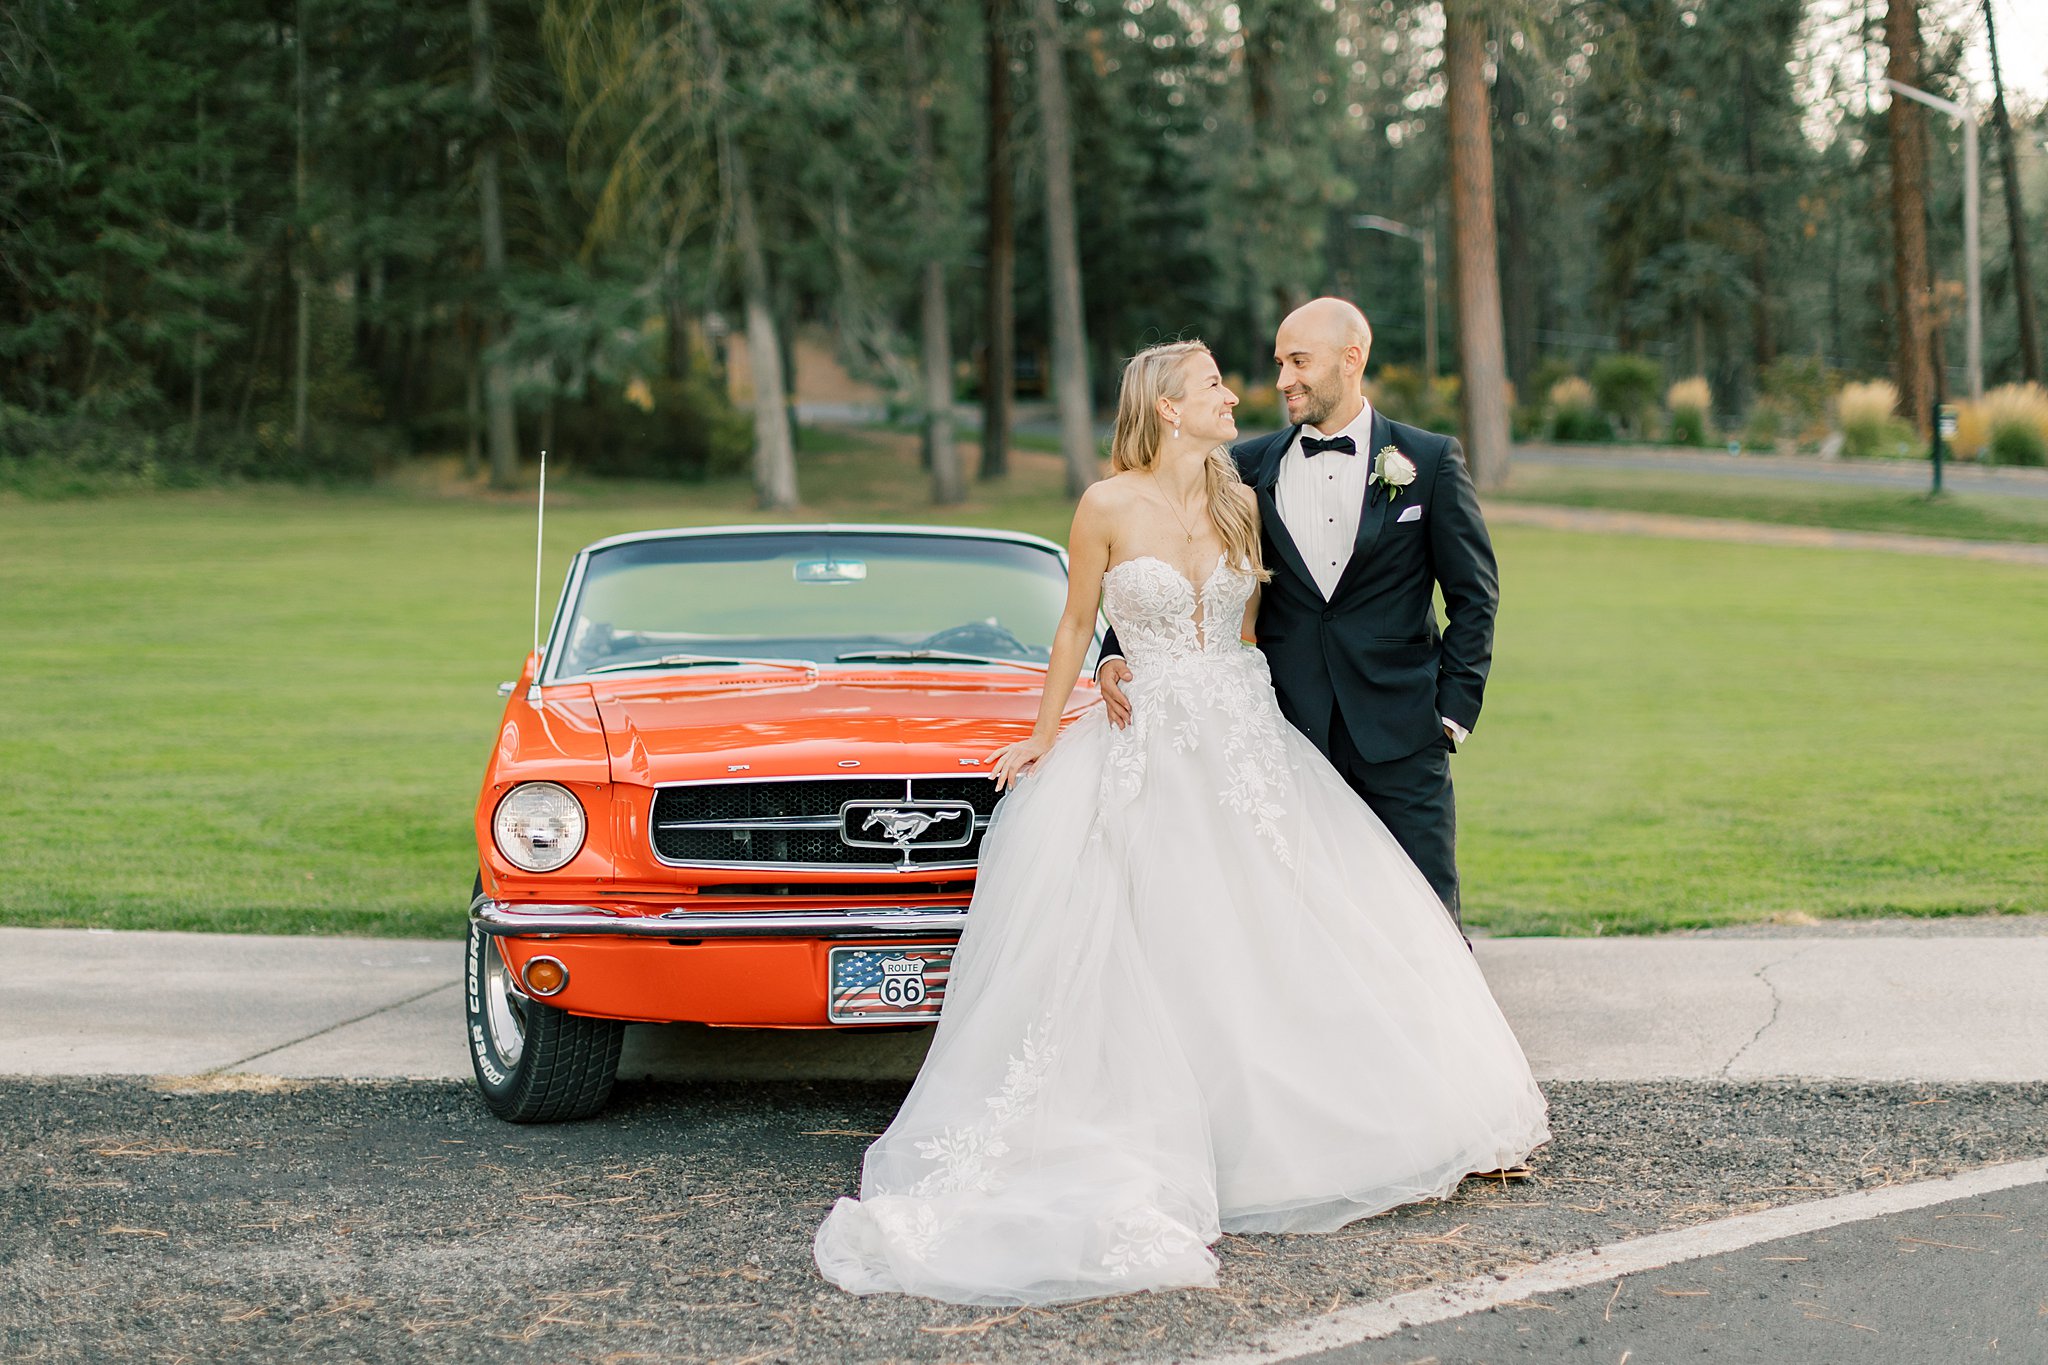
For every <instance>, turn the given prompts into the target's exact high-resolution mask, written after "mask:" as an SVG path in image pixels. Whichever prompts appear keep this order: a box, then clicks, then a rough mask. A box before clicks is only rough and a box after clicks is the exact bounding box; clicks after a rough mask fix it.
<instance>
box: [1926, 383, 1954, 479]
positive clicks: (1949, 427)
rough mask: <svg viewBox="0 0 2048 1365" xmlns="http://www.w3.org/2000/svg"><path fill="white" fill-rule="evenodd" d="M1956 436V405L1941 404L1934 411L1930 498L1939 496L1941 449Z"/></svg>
mask: <svg viewBox="0 0 2048 1365" xmlns="http://www.w3.org/2000/svg"><path fill="white" fill-rule="evenodd" d="M1955 434H1956V405H1955V404H1953V403H1942V404H1940V405H1939V406H1937V407H1936V408H1935V409H1934V449H1933V450H1932V452H1930V453H1931V454H1932V455H1933V457H1934V488H1933V490H1932V494H1931V496H1935V497H1939V496H1940V495H1941V457H1942V452H1943V449H1944V448H1945V447H1946V446H1947V445H1948V443H1949V441H1950V440H1951V439H1953V438H1954V436H1955Z"/></svg>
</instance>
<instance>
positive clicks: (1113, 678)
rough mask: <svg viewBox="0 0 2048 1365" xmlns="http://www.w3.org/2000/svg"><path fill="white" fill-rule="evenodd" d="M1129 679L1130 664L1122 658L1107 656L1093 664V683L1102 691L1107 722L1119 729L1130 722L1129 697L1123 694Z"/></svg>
mask: <svg viewBox="0 0 2048 1365" xmlns="http://www.w3.org/2000/svg"><path fill="white" fill-rule="evenodd" d="M1130 680H1131V666H1130V665H1129V664H1127V663H1125V662H1124V661H1123V660H1122V659H1118V658H1114V657H1112V658H1108V659H1104V660H1103V661H1102V662H1101V663H1099V664H1097V665H1096V666H1095V685H1096V687H1098V688H1100V689H1101V691H1102V705H1103V707H1104V708H1105V709H1107V710H1108V712H1109V723H1110V724H1111V725H1114V726H1115V727H1116V728H1117V729H1119V730H1121V729H1123V728H1124V727H1125V726H1126V725H1129V724H1130V723H1131V699H1130V698H1129V697H1126V696H1125V695H1124V684H1125V683H1127V682H1129V681H1130Z"/></svg>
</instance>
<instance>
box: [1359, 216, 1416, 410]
mask: <svg viewBox="0 0 2048 1365" xmlns="http://www.w3.org/2000/svg"><path fill="white" fill-rule="evenodd" d="M1351 226H1353V227H1355V228H1367V229H1370V230H1371V231H1373V232H1385V233H1389V234H1391V235H1393V236H1395V237H1406V238H1407V239H1408V240H1409V241H1411V242H1417V243H1420V244H1421V246H1422V368H1423V371H1424V372H1425V376H1426V377H1427V378H1428V379H1429V380H1430V382H1432V383H1434V382H1435V381H1436V233H1435V231H1434V230H1432V229H1430V228H1412V227H1409V226H1408V225H1407V224H1406V223H1397V222H1395V221H1394V220H1393V219H1391V218H1382V217H1380V216H1379V215H1378V214H1377V213H1361V214H1359V215H1357V216H1356V217H1354V218H1353V219H1352V220H1351Z"/></svg>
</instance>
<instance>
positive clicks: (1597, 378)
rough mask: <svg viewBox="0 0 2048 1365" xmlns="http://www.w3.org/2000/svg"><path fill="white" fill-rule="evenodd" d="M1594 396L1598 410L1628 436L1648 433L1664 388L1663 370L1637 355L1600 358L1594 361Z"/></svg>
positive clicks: (1654, 363)
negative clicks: (1658, 394) (1661, 390)
mask: <svg viewBox="0 0 2048 1365" xmlns="http://www.w3.org/2000/svg"><path fill="white" fill-rule="evenodd" d="M1592 379H1593V397H1594V400H1595V401H1596V402H1597V403H1599V405H1600V410H1601V411H1602V412H1604V413H1606V414H1607V415H1608V416H1610V417H1612V418H1613V419H1614V422H1615V425H1616V426H1618V427H1620V428H1621V430H1622V431H1623V432H1624V433H1626V434H1627V435H1630V436H1637V437H1640V436H1642V435H1644V434H1645V433H1646V432H1647V431H1648V430H1649V417H1650V413H1651V412H1652V410H1653V409H1654V408H1655V407H1656V404H1657V390H1658V389H1659V388H1661V387H1662V386H1663V383H1664V370H1663V367H1662V366H1660V365H1659V364H1658V363H1657V362H1656V361H1654V360H1646V359H1644V358H1643V357H1642V356H1638V355H1610V356H1602V357H1601V358H1600V359H1599V360H1596V361H1595V362H1593V375H1592Z"/></svg>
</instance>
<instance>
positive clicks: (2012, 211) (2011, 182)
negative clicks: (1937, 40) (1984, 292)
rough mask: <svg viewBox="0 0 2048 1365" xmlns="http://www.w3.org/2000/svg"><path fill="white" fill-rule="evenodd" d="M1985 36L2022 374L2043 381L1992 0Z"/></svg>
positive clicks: (2022, 208) (1986, 4) (2023, 214)
mask: <svg viewBox="0 0 2048 1365" xmlns="http://www.w3.org/2000/svg"><path fill="white" fill-rule="evenodd" d="M1984 36H1985V38H1987V39H1988V40H1989V41H1990V44H1991V122H1992V125H1993V126H1994V127H1995V128H1996V129H1997V130H1998V171H1999V178H2000V179H2001V180H2003V181H2004V182H2005V230H2006V234H2007V236H2008V237H2010V238H2011V240H2012V292H2013V301H2014V303H2016V304H2017V305H2018V307H2019V318H2020V377H2021V378H2022V379H2028V380H2032V381H2033V382H2034V383H2036V384H2038V383H2040V382H2041V329H2040V321H2039V319H2038V317H2037V316H2036V314H2035V311H2034V271H2033V267H2032V265H2031V264H2030V263H2029V261H2028V260H2027V211H2026V206H2025V204H2024V203H2023V202H2022V201H2021V198H2020V170H2019V163H2018V158H2017V157H2016V156H2015V154H2014V152H2013V137H2012V117H2011V115H2009V114H2007V113H2006V111H2005V77H2004V76H2003V75H2002V74H2000V72H1999V69H1998V30H1997V29H1996V28H1995V27H1993V25H1992V22H1991V0H1984Z"/></svg>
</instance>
